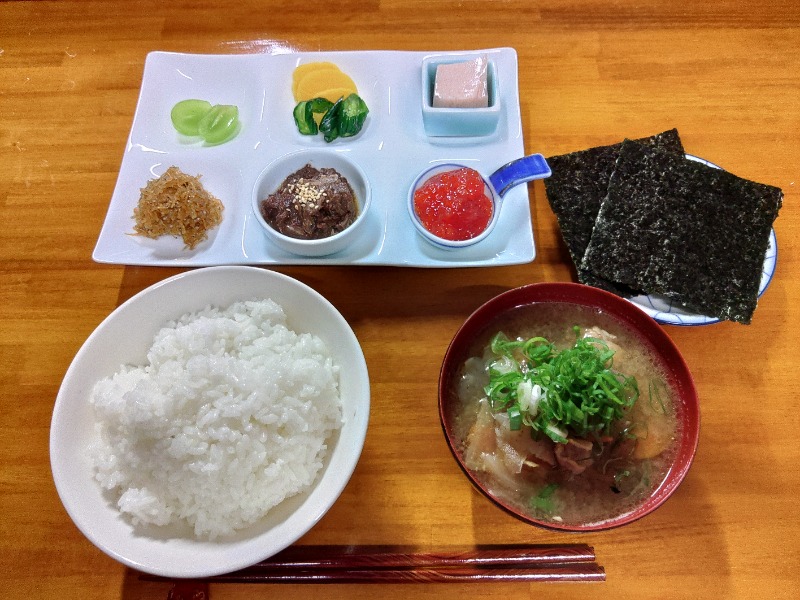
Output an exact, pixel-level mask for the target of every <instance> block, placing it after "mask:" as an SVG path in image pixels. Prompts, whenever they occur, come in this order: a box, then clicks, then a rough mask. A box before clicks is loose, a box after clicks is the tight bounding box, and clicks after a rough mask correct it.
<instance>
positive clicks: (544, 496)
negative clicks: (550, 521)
mask: <svg viewBox="0 0 800 600" xmlns="http://www.w3.org/2000/svg"><path fill="white" fill-rule="evenodd" d="M557 489H558V484H557V483H550V484H548V485H546V486H544V487H543V488H542V489H541V490H539V493H538V494H536V496H534V497H533V498H531V502H530V504H531V508H532V509H534V510H539V511H541V512H543V513H545V514H548V515H549V514H552V513H553V512H555V503H554V502H553V494H554V493H555V491H556V490H557Z"/></svg>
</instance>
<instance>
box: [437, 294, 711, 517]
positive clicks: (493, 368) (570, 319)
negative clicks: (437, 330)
mask: <svg viewBox="0 0 800 600" xmlns="http://www.w3.org/2000/svg"><path fill="white" fill-rule="evenodd" d="M439 415H440V420H441V423H442V428H443V431H444V434H445V438H446V441H447V443H448V445H449V447H450V450H451V452H452V454H453V456H454V458H455V459H456V461H457V463H458V465H459V466H460V468H461V470H462V471H463V472H464V474H465V475H466V476H467V478H468V479H469V480H470V481H471V483H472V484H473V485H474V486H475V487H476V488H477V489H478V490H479V491H480V492H481V493H483V494H484V495H485V496H486V497H487V498H489V499H490V500H491V501H492V502H494V503H495V504H496V505H497V506H499V507H500V508H502V509H504V510H505V511H507V512H509V513H510V514H512V515H514V516H515V517H517V518H519V519H521V520H522V521H525V522H527V523H529V524H532V525H537V526H540V527H544V528H547V529H551V530H557V531H570V532H585V531H598V530H605V529H610V528H614V527H618V526H621V525H625V524H627V523H631V522H633V521H636V520H637V519H640V518H642V517H644V516H645V515H648V514H650V513H651V512H653V511H654V510H656V509H657V508H658V507H659V506H661V505H662V504H663V503H664V502H666V501H667V499H668V498H670V496H672V494H673V493H674V492H675V491H676V490H677V488H678V486H679V485H680V483H681V482H682V481H683V479H684V478H685V477H686V475H687V473H688V471H689V468H690V466H691V464H692V461H693V459H694V455H695V452H696V449H697V443H698V438H699V430H700V415H699V408H698V399H697V392H696V389H695V387H694V383H693V380H692V376H691V373H690V372H689V368H688V366H687V365H686V362H685V361H684V359H683V358H682V356H681V354H680V352H679V350H678V348H677V347H676V346H675V344H674V343H673V342H672V340H671V339H670V338H669V336H668V335H667V334H666V333H665V332H664V330H663V329H662V328H661V327H660V326H659V325H658V324H657V323H656V322H655V321H654V320H653V319H652V318H650V317H649V316H647V315H646V314H645V313H644V312H642V311H641V310H639V309H638V308H637V307H635V306H633V305H632V304H631V303H629V302H627V301H625V300H623V299H621V298H619V297H617V296H615V295H613V294H610V293H608V292H605V291H603V290H599V289H596V288H592V287H589V286H584V285H580V284H575V283H538V284H531V285H527V286H523V287H519V288H516V289H512V290H509V291H507V292H504V293H502V294H500V295H498V296H496V297H494V298H492V299H491V300H489V301H487V302H486V303H485V304H483V305H482V306H480V307H479V308H478V309H477V310H476V311H475V312H474V313H473V314H472V315H470V316H469V318H467V320H466V321H465V322H464V324H463V325H462V326H461V327H460V328H459V329H458V331H457V332H456V334H455V336H454V338H453V339H452V341H451V343H450V345H449V347H448V349H447V351H446V354H445V357H444V361H443V363H442V367H441V371H440V378H439ZM674 501H680V500H677V499H676V500H674Z"/></svg>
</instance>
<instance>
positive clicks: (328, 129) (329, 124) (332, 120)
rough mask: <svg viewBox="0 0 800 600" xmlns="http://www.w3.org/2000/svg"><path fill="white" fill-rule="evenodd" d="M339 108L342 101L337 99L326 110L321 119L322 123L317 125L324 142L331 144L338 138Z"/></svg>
mask: <svg viewBox="0 0 800 600" xmlns="http://www.w3.org/2000/svg"><path fill="white" fill-rule="evenodd" d="M341 106H342V99H341V98H339V99H338V100H337V101H336V102H334V103H333V106H331V107H330V108H329V109H328V112H326V113H325V116H323V117H322V121H320V123H319V130H320V131H321V132H322V134H323V135H324V137H325V141H326V142H332V141H333V140H335V139H336V138H337V137H339V109H340V108H341Z"/></svg>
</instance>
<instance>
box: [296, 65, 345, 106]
mask: <svg viewBox="0 0 800 600" xmlns="http://www.w3.org/2000/svg"><path fill="white" fill-rule="evenodd" d="M336 89H340V90H346V91H347V93H345V94H343V95H344V96H349V95H350V94H357V93H358V88H357V87H356V84H355V82H353V80H352V79H351V78H350V76H349V75H347V74H346V73H343V72H342V71H339V70H338V69H337V70H333V69H317V70H312V71H310V72H308V73H306V74H305V75H304V76H303V77H302V79H300V80H299V81H298V82H297V89H296V90H295V93H294V99H295V102H302V101H303V100H311V99H313V98H318V97H320V96H321V92H324V91H326V90H336ZM338 99H339V97H336V98H335V99H333V100H331V101H332V102H335V101H336V100H338Z"/></svg>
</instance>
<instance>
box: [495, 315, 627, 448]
mask: <svg viewBox="0 0 800 600" xmlns="http://www.w3.org/2000/svg"><path fill="white" fill-rule="evenodd" d="M574 329H575V336H576V340H575V343H574V345H573V346H572V347H571V348H567V349H565V350H561V351H558V350H557V349H556V348H555V346H554V345H553V344H552V343H550V342H549V341H547V340H546V339H544V338H531V339H528V340H509V339H508V338H507V337H506V336H505V335H504V334H503V333H498V334H497V335H496V336H495V337H494V338H493V339H492V341H491V346H490V348H491V351H492V353H493V354H494V355H495V359H494V360H493V361H492V362H491V363H490V365H489V383H488V385H487V386H486V387H485V389H484V392H485V393H486V395H487V397H488V399H489V402H490V405H491V407H492V409H493V410H495V411H502V410H504V411H506V412H507V413H508V416H509V420H510V423H511V425H512V429H513V428H514V425H517V423H518V421H519V419H521V421H522V423H523V424H525V425H528V426H530V427H531V428H532V429H533V433H534V434H544V435H546V436H548V437H549V438H550V439H552V440H553V441H555V442H558V443H565V442H566V441H567V437H568V436H569V435H571V434H572V435H576V436H577V437H581V438H586V437H587V436H590V435H592V434H596V435H607V434H608V433H609V432H610V430H611V426H612V424H613V423H615V422H616V421H619V420H620V419H622V418H623V417H624V416H625V413H626V412H627V411H628V410H629V409H630V408H631V407H632V406H633V405H634V403H635V402H636V400H637V399H638V397H639V388H638V384H637V382H636V379H635V378H634V377H628V376H625V375H624V374H622V373H619V372H617V371H615V370H614V369H613V357H614V351H613V350H611V349H610V348H609V347H608V345H607V344H606V343H605V342H604V341H603V340H600V339H597V338H592V337H586V338H581V337H580V329H579V328H577V327H575V328H574Z"/></svg>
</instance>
